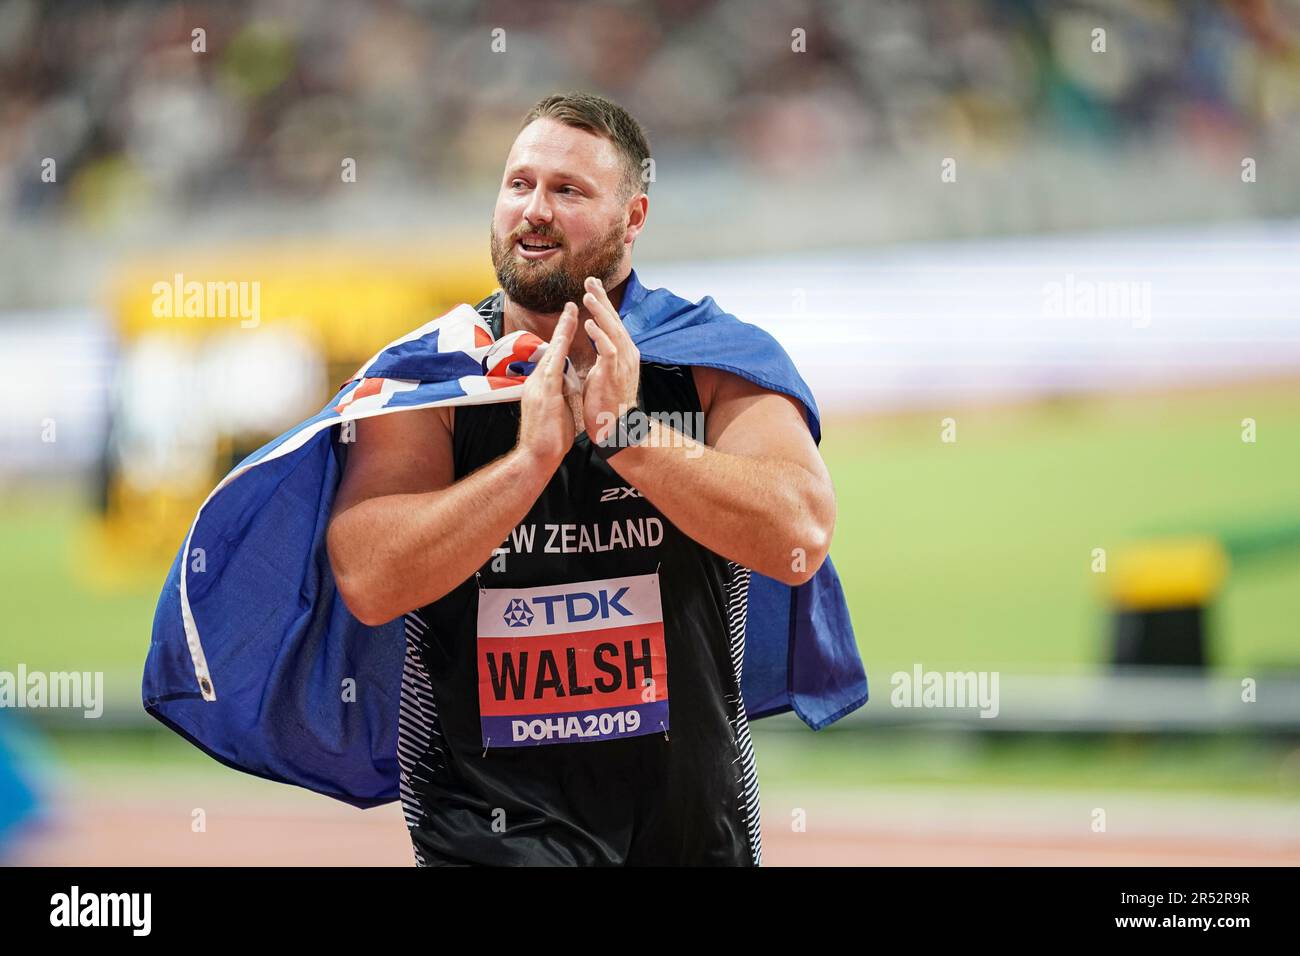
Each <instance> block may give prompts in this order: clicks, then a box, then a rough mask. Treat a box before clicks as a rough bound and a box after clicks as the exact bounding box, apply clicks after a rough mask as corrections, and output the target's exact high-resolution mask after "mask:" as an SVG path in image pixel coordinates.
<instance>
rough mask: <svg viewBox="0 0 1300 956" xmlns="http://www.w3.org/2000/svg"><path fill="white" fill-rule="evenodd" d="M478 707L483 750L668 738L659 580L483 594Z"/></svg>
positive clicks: (651, 576)
mask: <svg viewBox="0 0 1300 956" xmlns="http://www.w3.org/2000/svg"><path fill="white" fill-rule="evenodd" d="M478 701H479V717H480V721H481V724H482V730H483V746H484V748H485V749H487V748H491V747H530V746H536V745H539V744H560V743H578V742H588V741H593V740H614V739H616V738H618V737H637V736H640V735H642V734H660V733H667V732H668V657H667V653H666V652H665V649H664V619H663V608H662V605H661V604H660V602H659V575H658V574H639V575H633V576H632V577H625V578H607V579H605V580H602V581H583V582H580V583H577V584H561V585H549V586H545V587H539V588H486V589H483V590H480V591H479V601H478Z"/></svg>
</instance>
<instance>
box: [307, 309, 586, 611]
mask: <svg viewBox="0 0 1300 956" xmlns="http://www.w3.org/2000/svg"><path fill="white" fill-rule="evenodd" d="M576 327H577V307H576V306H573V305H572V304H571V305H569V306H568V307H566V308H565V311H564V314H563V315H562V316H561V318H560V320H559V322H558V323H557V325H556V331H555V334H554V336H553V337H552V339H551V344H550V346H549V347H548V350H547V352H546V354H545V356H544V357H543V358H542V359H541V361H540V362H539V363H538V366H537V368H536V369H535V370H534V371H533V372H532V374H530V375H529V376H528V380H527V382H526V383H525V385H524V389H523V397H522V399H521V401H520V424H519V443H518V444H517V445H516V446H515V448H514V449H513V450H511V451H510V452H509V453H507V454H505V455H502V456H501V457H500V458H498V459H497V460H496V461H494V462H491V463H489V464H487V465H484V466H483V467H482V468H480V469H478V470H477V471H475V472H474V473H473V474H470V475H466V476H465V477H464V478H462V479H461V480H459V481H455V480H454V479H455V467H454V464H453V459H452V442H451V435H452V422H453V419H452V417H451V410H450V409H436V408H435V409H421V410H416V411H405V412H398V413H390V414H388V415H382V416H376V417H372V418H367V419H363V420H362V421H359V422H357V430H356V443H355V444H354V445H353V447H352V449H351V450H350V451H349V454H348V461H347V467H346V468H345V469H344V473H343V481H342V483H341V484H340V486H339V493H338V496H337V497H336V498H335V500H334V511H333V514H332V515H331V516H330V524H329V529H328V531H327V536H326V546H327V548H328V549H329V557H330V565H331V567H332V568H333V570H334V580H335V583H336V584H337V585H338V589H339V594H341V595H342V596H343V601H344V603H346V604H347V606H348V609H349V610H350V611H352V613H353V614H354V615H356V617H357V619H358V620H360V621H361V622H362V623H363V624H369V625H371V626H376V625H379V624H383V623H385V622H387V621H391V620H392V619H393V618H395V617H398V616H399V615H402V614H405V613H406V612H407V611H410V610H412V609H413V608H417V607H423V606H424V605H425V604H428V603H429V602H431V601H436V600H437V599H438V598H440V597H442V596H443V595H444V594H447V593H448V592H449V591H451V590H452V589H453V588H454V587H456V586H457V585H458V584H460V583H461V582H462V581H464V580H465V579H466V578H468V577H469V576H470V575H471V574H473V573H474V572H475V571H477V570H478V569H479V568H480V567H482V565H483V563H484V562H485V561H487V560H488V558H489V557H491V555H492V549H493V548H496V547H498V546H499V545H500V544H501V542H502V541H504V540H505V538H506V535H507V534H509V533H510V529H511V528H513V527H514V526H515V525H516V524H518V523H519V522H520V521H521V520H522V519H523V518H524V516H525V515H527V514H528V509H529V508H531V507H532V506H533V503H534V502H535V501H536V500H537V498H538V496H539V495H540V494H541V493H542V490H543V489H544V488H545V487H546V483H547V482H548V481H550V479H551V476H552V475H553V474H554V473H555V469H556V468H557V467H559V463H560V460H561V459H562V458H563V457H564V454H565V452H566V451H568V449H569V446H570V445H572V443H573V417H572V415H571V414H570V412H569V407H568V404H567V402H566V401H565V398H564V393H563V387H564V386H563V369H564V360H565V357H566V355H567V354H568V349H569V342H571V341H572V339H573V332H574V330H575V329H576Z"/></svg>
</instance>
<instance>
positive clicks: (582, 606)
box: [505, 585, 632, 627]
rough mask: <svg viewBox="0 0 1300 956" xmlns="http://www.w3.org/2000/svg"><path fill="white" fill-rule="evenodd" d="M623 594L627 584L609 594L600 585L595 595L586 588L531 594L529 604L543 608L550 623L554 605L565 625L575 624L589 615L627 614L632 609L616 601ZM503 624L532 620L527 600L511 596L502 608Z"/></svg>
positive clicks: (511, 624) (512, 625) (518, 623)
mask: <svg viewBox="0 0 1300 956" xmlns="http://www.w3.org/2000/svg"><path fill="white" fill-rule="evenodd" d="M626 593H627V586H626V585H624V586H623V587H621V588H619V589H618V590H617V591H615V592H613V593H612V594H611V593H610V592H609V591H607V590H605V589H604V588H601V589H600V590H598V591H597V592H596V593H595V594H592V593H591V592H590V591H574V592H572V593H570V594H541V595H536V596H534V597H533V603H534V604H538V605H540V606H541V607H542V608H544V609H545V611H546V623H547V624H554V623H555V621H556V613H557V612H556V608H557V607H558V608H560V612H559V613H562V614H563V615H564V621H565V622H567V623H569V624H575V623H577V622H579V621H590V620H592V619H593V618H597V617H598V618H600V619H601V620H604V619H606V618H609V617H613V616H615V614H617V615H620V616H622V617H631V616H632V612H631V611H629V610H628V609H627V608H625V607H624V606H623V605H622V604H620V603H619V600H620V599H621V598H622V597H623V595H625V594H626ZM505 618H506V623H507V624H508V625H510V626H511V627H527V626H528V625H529V624H531V623H533V612H532V610H531V609H530V608H529V607H528V602H527V601H525V600H524V599H523V598H511V599H510V605H509V607H507V608H506V614H505Z"/></svg>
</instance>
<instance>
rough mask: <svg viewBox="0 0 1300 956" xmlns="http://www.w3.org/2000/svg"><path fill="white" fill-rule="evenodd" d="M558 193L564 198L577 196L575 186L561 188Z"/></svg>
mask: <svg viewBox="0 0 1300 956" xmlns="http://www.w3.org/2000/svg"><path fill="white" fill-rule="evenodd" d="M560 192H562V193H564V194H565V195H566V196H576V195H578V188H577V187H576V186H561V187H560Z"/></svg>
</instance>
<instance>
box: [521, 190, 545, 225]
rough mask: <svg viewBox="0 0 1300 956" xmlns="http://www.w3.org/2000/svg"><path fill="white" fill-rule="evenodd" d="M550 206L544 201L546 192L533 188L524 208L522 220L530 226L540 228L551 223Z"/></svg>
mask: <svg viewBox="0 0 1300 956" xmlns="http://www.w3.org/2000/svg"><path fill="white" fill-rule="evenodd" d="M551 215H552V213H551V204H550V203H549V202H547V201H546V190H544V189H542V188H540V187H535V188H534V189H533V192H532V195H531V196H530V197H529V198H528V205H526V206H524V218H525V219H527V220H528V224H529V225H530V226H540V225H545V224H548V223H549V222H550V221H551Z"/></svg>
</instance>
